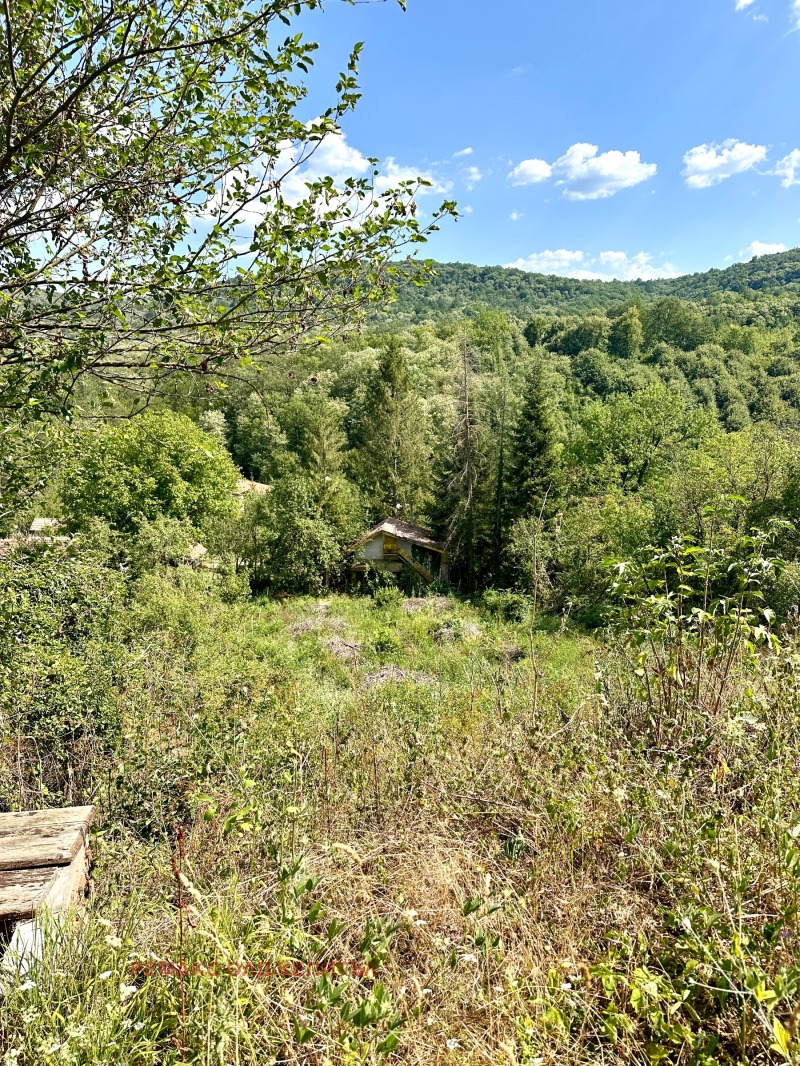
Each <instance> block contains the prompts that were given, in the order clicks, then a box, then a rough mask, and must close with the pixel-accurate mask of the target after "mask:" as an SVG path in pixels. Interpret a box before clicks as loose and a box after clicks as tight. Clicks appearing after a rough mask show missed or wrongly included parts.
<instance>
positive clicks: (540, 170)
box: [508, 159, 553, 185]
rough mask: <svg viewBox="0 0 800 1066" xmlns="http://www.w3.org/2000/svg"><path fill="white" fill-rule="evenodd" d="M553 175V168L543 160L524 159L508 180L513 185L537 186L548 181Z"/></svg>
mask: <svg viewBox="0 0 800 1066" xmlns="http://www.w3.org/2000/svg"><path fill="white" fill-rule="evenodd" d="M552 173H553V168H552V167H551V166H550V164H549V163H545V161H544V160H543V159H523V161H522V162H521V163H520V164H519V166H516V167H514V169H513V170H512V171H511V173H510V174H509V175H508V179H509V181H510V182H511V184H512V185H535V184H536V183H537V182H540V181H547V179H548V178H549V177H550V175H551V174H552Z"/></svg>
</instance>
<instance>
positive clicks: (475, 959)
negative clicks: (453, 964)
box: [461, 955, 478, 966]
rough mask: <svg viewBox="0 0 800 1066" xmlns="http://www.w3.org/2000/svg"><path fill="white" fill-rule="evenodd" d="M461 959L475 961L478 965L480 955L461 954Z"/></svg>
mask: <svg viewBox="0 0 800 1066" xmlns="http://www.w3.org/2000/svg"><path fill="white" fill-rule="evenodd" d="M461 961H462V962H471V963H474V964H475V965H476V966H477V964H478V956H477V955H462V956H461Z"/></svg>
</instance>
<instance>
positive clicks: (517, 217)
mask: <svg viewBox="0 0 800 1066" xmlns="http://www.w3.org/2000/svg"><path fill="white" fill-rule="evenodd" d="M508 217H509V218H510V219H511V221H512V222H519V220H520V219H521V218H525V214H524V212H522V211H512V212H511V214H510V215H509V216H508Z"/></svg>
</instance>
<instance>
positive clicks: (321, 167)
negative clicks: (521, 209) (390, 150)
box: [203, 133, 452, 236]
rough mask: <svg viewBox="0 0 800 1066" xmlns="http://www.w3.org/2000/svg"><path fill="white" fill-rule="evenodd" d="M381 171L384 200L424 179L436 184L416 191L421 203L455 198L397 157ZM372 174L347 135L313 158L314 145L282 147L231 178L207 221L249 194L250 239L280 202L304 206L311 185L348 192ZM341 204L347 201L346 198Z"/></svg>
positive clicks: (329, 140)
mask: <svg viewBox="0 0 800 1066" xmlns="http://www.w3.org/2000/svg"><path fill="white" fill-rule="evenodd" d="M301 153H302V154H301ZM379 170H380V173H379V174H378V176H377V177H376V178H375V181H374V190H375V193H376V194H377V195H378V196H380V195H381V194H383V193H385V192H386V191H387V190H388V189H390V188H395V187H396V186H398V185H399V184H400V183H401V182H404V181H409V182H416V180H417V179H418V178H422V179H423V180H425V181H427V182H429V183H430V184H429V185H428V186H424V187H420V188H417V189H415V190H414V197H415V198H416V197H421V196H425V195H429V194H444V193H449V192H450V190H451V188H452V183H450V182H448V181H443V180H441V179H440V178H439V177H437V176H436V175H435V174H433V173H432V172H426V171H425V170H423V169H420V168H418V167H412V166H406V165H404V164H401V163H399V162H398V161H397V160H396V159H395V158H394V157H393V156H389V157H388V158H387V159H386V160H385V161H384V162H383V164H381V165H380V167H379ZM372 172H373V164H372V163H371V162H370V160H369V159H368V158H367V157H366V156H365V155H364V154H363V153H362V152H360V151H359V150H358V149H357V148H355V147H353V145H351V144H348V142H347V138H346V136H345V135H344V134H343V133H331V134H328V135H327V136H326V137H325V138H324V140H322V141H320V142H319V144H318V145H317V146H316V148H315V149H314V151H313V153H312V154H311V155H308V145H305V146H303V147H301V148H298V147H297V146H296V145H294V144H291V143H289V142H287V143H286V144H284V145H283V146H282V148H281V151H280V152H279V154H278V156H277V158H274V159H268V158H267V157H265V156H259V157H257V158H255V159H254V160H253V161H252V163H251V164H250V165H249V166H248V167H246V168H245V167H240V168H238V169H237V170H235V171H233V172H232V173H231V174H229V175H228V176H227V178H226V180H225V182H224V183H223V184H222V185H221V186H220V187H219V188H218V189H217V191H216V192H215V193H214V195H213V196H211V197H209V199H208V201H207V202H206V204H205V207H204V209H203V216H204V217H205V218H206V219H211V218H213V217H215V216H216V215H217V214H218V213H220V212H222V213H224V212H225V211H226V210H227V209H228V207H227V206H226V202H227V195H228V193H229V192H232V191H233V190H236V189H242V188H247V189H248V190H249V196H250V203H249V204H248V205H247V206H246V207H245V208H244V209H243V210H240V211H239V212H238V215H239V218H240V221H241V222H242V223H243V230H242V231H240V235H242V236H247V234H248V231H250V230H252V228H253V227H255V226H256V225H258V223H260V222H261V221H262V220H263V218H264V217H265V215H266V213H267V212H268V211H270V210H271V208H272V206H273V205H274V202H275V200H276V199H277V197H278V196H281V197H282V198H283V200H285V201H286V202H287V203H289V204H293V205H294V204H298V203H300V202H301V201H302V200H304V199H305V198H306V197H307V195H308V189H307V187H306V186H307V183H309V182H315V181H319V180H320V179H322V178H327V177H330V178H331V179H332V181H333V185H334V189H335V190H343V187H344V183H345V182H346V181H347V180H348V179H349V178H369V177H371V176H372ZM335 195H336V194H335ZM341 198H342V200H344V198H345V193H344V192H342V194H341ZM235 200H237V201H240V200H241V194H240V193H238V192H237V193H236V195H235Z"/></svg>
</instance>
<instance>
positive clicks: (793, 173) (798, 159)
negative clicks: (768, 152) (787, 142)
mask: <svg viewBox="0 0 800 1066" xmlns="http://www.w3.org/2000/svg"><path fill="white" fill-rule="evenodd" d="M774 173H775V175H776V176H777V177H779V178H781V179H782V180H781V185H782V186H783V187H784V189H790V188H791V187H792V185H800V148H795V149H794V151H793V152H789V154H788V155H787V156H784V157H783V159H781V160H780V162H779V163H778V164H777V165H776V167H775V170H774Z"/></svg>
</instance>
